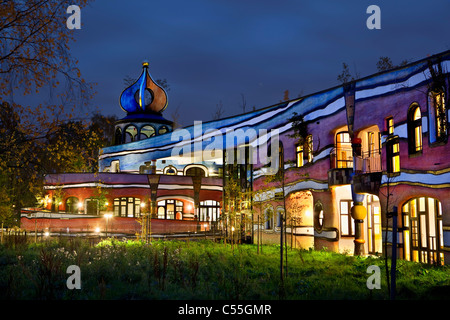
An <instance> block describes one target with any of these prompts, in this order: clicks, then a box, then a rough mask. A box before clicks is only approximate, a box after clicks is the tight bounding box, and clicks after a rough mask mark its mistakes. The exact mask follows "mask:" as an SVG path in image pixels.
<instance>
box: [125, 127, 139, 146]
mask: <svg viewBox="0 0 450 320" xmlns="http://www.w3.org/2000/svg"><path fill="white" fill-rule="evenodd" d="M136 136H137V128H136V127H135V126H133V125H129V126H128V127H127V128H126V129H125V141H124V142H125V143H129V142H133V141H136V140H137V137H136Z"/></svg>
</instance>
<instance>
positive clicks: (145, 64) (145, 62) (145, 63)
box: [142, 60, 148, 68]
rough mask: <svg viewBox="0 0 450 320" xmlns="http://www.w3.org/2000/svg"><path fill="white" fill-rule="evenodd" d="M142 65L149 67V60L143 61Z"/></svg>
mask: <svg viewBox="0 0 450 320" xmlns="http://www.w3.org/2000/svg"><path fill="white" fill-rule="evenodd" d="M142 66H143V67H144V68H148V60H144V61H142Z"/></svg>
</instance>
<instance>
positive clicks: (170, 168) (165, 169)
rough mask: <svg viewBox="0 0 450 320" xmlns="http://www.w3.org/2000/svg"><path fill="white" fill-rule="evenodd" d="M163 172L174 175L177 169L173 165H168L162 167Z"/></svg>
mask: <svg viewBox="0 0 450 320" xmlns="http://www.w3.org/2000/svg"><path fill="white" fill-rule="evenodd" d="M164 174H167V175H169V176H175V175H176V174H177V169H176V168H175V167H173V166H168V167H166V168H164Z"/></svg>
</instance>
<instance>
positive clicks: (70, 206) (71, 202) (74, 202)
mask: <svg viewBox="0 0 450 320" xmlns="http://www.w3.org/2000/svg"><path fill="white" fill-rule="evenodd" d="M78 210H79V206H78V198H76V197H69V198H67V200H66V212H67V213H78Z"/></svg>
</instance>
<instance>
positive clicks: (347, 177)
mask: <svg viewBox="0 0 450 320" xmlns="http://www.w3.org/2000/svg"><path fill="white" fill-rule="evenodd" d="M330 161H331V162H330V170H328V185H329V186H336V185H344V184H350V183H351V181H352V173H353V150H352V149H351V148H333V150H331V153H330Z"/></svg>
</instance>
